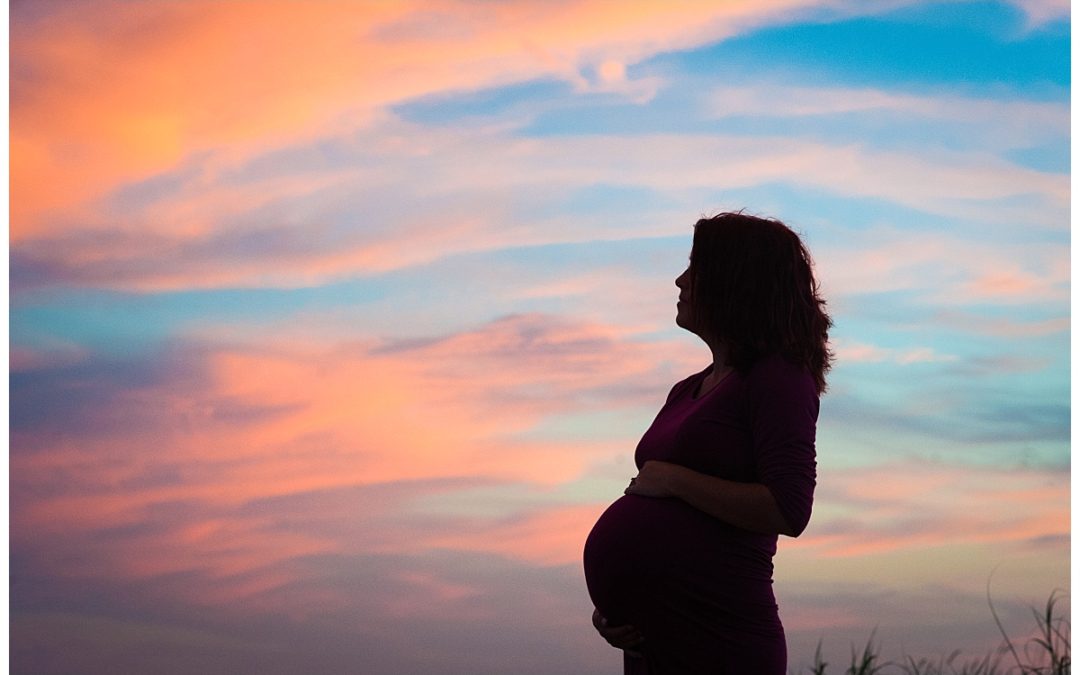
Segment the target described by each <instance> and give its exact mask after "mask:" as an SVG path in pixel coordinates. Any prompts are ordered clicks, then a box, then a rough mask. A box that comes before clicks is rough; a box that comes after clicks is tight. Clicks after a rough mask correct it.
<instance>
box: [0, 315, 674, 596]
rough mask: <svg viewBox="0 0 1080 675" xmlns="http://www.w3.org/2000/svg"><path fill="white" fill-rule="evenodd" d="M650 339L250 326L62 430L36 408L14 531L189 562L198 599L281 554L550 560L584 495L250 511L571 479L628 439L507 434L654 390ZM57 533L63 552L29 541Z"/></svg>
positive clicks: (282, 564) (589, 511) (126, 566)
mask: <svg viewBox="0 0 1080 675" xmlns="http://www.w3.org/2000/svg"><path fill="white" fill-rule="evenodd" d="M664 349H665V347H664V345H662V344H659V343H638V342H635V341H634V340H633V339H632V336H630V335H627V334H625V332H623V331H621V330H620V329H615V328H613V327H610V326H606V325H602V324H593V323H584V322H575V321H572V320H568V319H555V318H552V317H547V316H541V315H523V316H515V317H507V318H504V319H501V320H498V321H495V322H492V323H490V324H487V325H484V326H480V327H478V328H477V329H475V330H470V331H465V332H461V333H457V334H452V335H447V336H445V337H442V338H437V339H433V340H429V341H425V342H419V343H416V342H382V343H376V342H357V343H330V344H319V343H312V342H308V343H295V342H286V341H280V342H274V341H271V340H267V341H265V342H264V343H263V344H253V345H247V346H240V345H232V346H211V345H204V346H202V347H200V348H198V349H193V350H191V351H190V352H186V353H184V352H177V353H175V354H173V355H172V357H171V358H172V359H174V360H175V363H174V367H173V368H171V369H169V370H167V371H165V372H163V373H161V374H160V375H159V376H158V377H157V379H154V378H150V379H145V378H139V380H140V383H139V384H135V385H128V384H127V383H121V384H120V388H117V389H110V388H109V387H106V386H103V385H101V386H99V388H98V393H96V394H95V395H93V396H91V397H89V398H87V399H84V400H82V402H81V403H80V404H79V405H80V406H83V407H84V408H86V409H85V410H82V409H80V410H79V411H77V412H76V413H75V414H72V415H71V417H70V419H71V420H72V421H71V422H70V423H69V426H70V428H68V426H64V425H61V424H58V423H55V422H49V421H48V420H43V421H41V422H39V423H37V424H38V426H33V425H31V426H29V427H26V426H25V425H24V426H23V427H20V428H19V429H18V430H17V431H18V433H17V434H15V435H13V448H14V450H15V451H14V452H13V455H12V460H11V476H12V484H13V488H12V489H13V495H15V502H16V508H15V509H14V510H13V517H12V526H11V539H12V545H13V547H15V548H16V549H18V550H21V551H26V552H27V553H28V554H30V552H40V553H41V555H44V556H45V559H43V561H42V563H41V564H42V566H43V568H47V569H49V570H50V571H51V572H52V573H54V574H60V575H75V576H87V577H95V578H96V577H100V576H102V575H104V576H109V577H116V578H129V579H155V578H164V577H168V576H170V575H177V574H186V573H193V572H196V571H197V572H198V573H199V574H201V575H203V576H204V577H205V578H206V579H207V582H206V585H205V586H202V587H199V588H192V589H190V590H189V592H187V593H188V596H187V597H188V600H190V601H192V602H197V603H211V604H213V603H219V602H225V601H226V600H228V599H232V600H236V599H240V598H249V597H255V596H261V595H265V594H266V593H267V592H269V591H271V590H273V589H275V588H279V587H283V586H287V585H289V584H290V583H293V582H298V581H300V580H302V573H300V572H298V571H297V569H296V567H295V565H294V564H293V562H292V561H295V560H296V559H299V558H303V557H305V556H313V555H321V554H333V553H342V552H345V551H349V552H351V553H353V554H371V553H376V552H378V553H382V554H391V553H394V554H417V553H419V552H423V551H430V550H435V549H441V548H452V549H457V550H462V551H471V552H483V553H491V554H497V555H502V556H507V557H510V558H514V559H518V560H522V561H528V562H530V563H532V564H545V565H550V564H568V563H569V561H571V560H572V559H574V558H576V557H577V556H578V554H579V551H578V550H577V549H578V548H579V546H580V541H581V540H583V537H584V535H585V534H586V533H587V528H588V526H590V525H591V522H592V518H593V516H594V515H595V513H598V511H597V509H596V507H593V506H590V507H576V506H575V507H570V506H565V505H564V506H558V503H557V501H556V502H555V508H553V510H551V509H549V507H548V506H540V507H538V508H537V509H535V510H532V511H528V512H522V513H519V514H518V515H516V516H514V517H513V518H512V519H510V520H507V521H502V522H499V521H494V522H493V521H491V520H490V519H486V518H479V519H477V518H469V517H464V516H462V517H455V518H452V519H450V520H449V521H447V520H446V519H440V518H439V517H437V516H435V515H431V514H427V515H425V514H422V513H418V514H415V520H413V521H410V520H409V518H408V517H405V516H402V515H400V514H399V513H398V514H396V512H400V510H401V509H404V508H405V507H406V506H407V504H406V503H405V502H402V501H397V502H394V501H393V500H391V501H388V502H387V508H378V509H375V510H374V511H371V512H370V513H369V514H366V515H365V516H364V517H363V518H358V517H357V516H355V515H352V514H350V511H351V510H352V509H354V508H356V507H357V505H356V504H349V503H348V502H347V500H345V498H344V496H340V497H335V498H333V499H332V500H331V501H329V502H327V501H325V500H323V501H321V502H318V504H319V505H318V506H316V505H315V504H314V503H313V505H312V506H311V508H310V509H302V510H300V511H298V512H297V515H294V516H291V517H290V522H297V523H299V521H294V520H292V519H294V518H299V519H300V520H301V521H303V520H304V519H312V520H310V521H306V522H315V523H320V524H319V525H317V526H311V527H299V526H298V525H297V526H295V527H294V526H288V527H283V525H282V522H281V521H280V517H281V516H280V515H274V514H275V513H276V512H275V509H274V508H272V507H270V506H267V507H265V509H259V508H256V509H254V510H253V511H251V510H249V509H250V505H252V504H260V503H265V504H268V505H269V504H273V503H275V500H278V501H280V500H289V499H293V500H302V499H306V497H304V496H305V495H326V497H325V499H331V496H332V495H344V494H346V493H344V492H342V491H347V490H354V489H374V487H375V486H380V485H384V486H391V485H406V486H407V485H415V486H417V487H416V488H415V490H416V492H415V494H414V497H416V496H422V495H424V494H427V493H429V492H431V491H435V492H436V493H437V492H438V491H440V490H444V491H445V490H451V489H452V483H448V481H451V482H452V481H455V480H458V481H466V484H467V483H468V482H476V481H482V482H494V483H503V482H511V483H519V484H521V485H524V486H531V487H529V489H541V488H546V489H552V488H554V487H556V486H558V485H561V484H564V483H567V482H570V481H574V480H576V479H578V478H580V477H581V476H582V475H583V474H584V473H585V472H586V471H587V470H589V469H590V467H591V466H593V465H594V464H596V463H599V462H604V461H608V460H609V459H610V458H611V457H613V456H614V455H616V454H618V453H620V452H626V448H625V447H624V445H625V443H626V441H625V440H620V439H619V438H612V439H611V440H604V441H587V440H582V441H573V440H547V439H544V438H543V437H537V438H527V437H525V436H524V435H523V434H525V432H529V431H531V430H533V429H534V428H536V427H537V426H538V425H541V424H542V423H543V422H544V421H545V420H548V419H551V418H553V417H556V416H558V415H561V414H565V413H567V412H574V413H575V414H587V413H589V411H594V412H602V411H608V410H621V409H625V408H627V407H631V408H635V407H637V406H641V405H644V404H650V405H651V404H653V403H655V402H656V401H658V400H661V399H662V397H663V393H664V389H665V387H666V386H667V385H669V384H670V382H668V381H666V377H665V375H664V374H663V373H661V372H659V371H658V370H657V368H656V365H655V364H657V363H658V362H661V361H662V359H661V357H660V355H661V353H662V352H663V350H664ZM650 388H651V389H652V392H651V394H646V393H645V390H647V389H650ZM111 420H115V423H114V422H112V421H111ZM425 481H427V482H429V483H430V485H429V486H428V487H425V485H427V483H425ZM448 486H449V487H448ZM402 499H404V498H402ZM323 509H326V510H327V514H328V515H325V516H323V515H317V514H319V512H320V510H323ZM264 511H265V512H264ZM268 514H270V515H268ZM353 521H355V523H354V524H352V525H350V524H349V523H350V522H353ZM390 523H395V524H393V525H391V524H390ZM440 523H441V524H440ZM72 547H73V548H72ZM69 548H72V550H73V551H77V554H75V553H73V554H71V555H68V554H65V555H50V554H48V553H45V552H47V551H50V550H57V549H63V550H67V549H69ZM402 611H405V610H404V609H402Z"/></svg>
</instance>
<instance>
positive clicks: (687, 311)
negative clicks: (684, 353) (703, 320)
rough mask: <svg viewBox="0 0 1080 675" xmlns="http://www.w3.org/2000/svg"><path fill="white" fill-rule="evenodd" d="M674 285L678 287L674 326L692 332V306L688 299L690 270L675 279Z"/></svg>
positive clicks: (684, 271)
mask: <svg viewBox="0 0 1080 675" xmlns="http://www.w3.org/2000/svg"><path fill="white" fill-rule="evenodd" d="M675 285H676V286H678V287H679V301H678V303H676V305H675V311H676V314H675V324H676V325H677V326H679V327H680V328H685V329H686V330H689V331H693V327H692V321H693V304H692V302H691V299H690V268H689V267H688V268H686V269H685V270H683V273H682V274H680V275H679V276H678V277H676V278H675Z"/></svg>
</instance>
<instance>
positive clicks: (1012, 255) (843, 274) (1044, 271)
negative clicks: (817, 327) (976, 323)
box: [815, 226, 1070, 325]
mask: <svg viewBox="0 0 1080 675" xmlns="http://www.w3.org/2000/svg"><path fill="white" fill-rule="evenodd" d="M815 259H816V262H817V269H818V272H819V275H820V278H821V280H822V282H823V285H824V288H825V291H826V297H836V296H845V295H859V294H872V293H890V292H896V291H910V292H914V293H915V294H916V295H917V296H918V297H919V298H920V299H921V300H922V301H923V302H925V303H927V304H929V305H936V306H938V307H940V308H941V309H940V311H943V312H956V311H960V310H959V309H958V308H961V307H963V306H965V305H972V304H976V305H978V304H984V303H988V304H990V303H992V304H1001V305H1019V304H1028V305H1043V306H1055V307H1059V306H1061V305H1062V303H1064V302H1065V301H1066V300H1067V298H1068V288H1069V277H1070V269H1069V265H1068V247H1067V246H1065V245H1064V244H1062V243H1056V242H1049V243H1043V242H1031V241H1021V242H1013V241H1009V240H1008V238H1005V239H1004V240H997V239H985V240H976V239H971V238H968V237H964V236H962V235H960V234H951V233H945V232H928V231H920V232H916V233H913V232H912V231H910V230H904V229H902V228H901V227H899V226H880V227H876V228H871V229H868V230H865V231H861V232H856V233H848V234H847V235H846V236H845V238H844V241H843V242H839V241H838V242H835V243H829V244H826V245H821V246H818V247H816V249H815ZM980 324H981V325H986V322H985V321H984V322H980ZM994 325H997V324H994Z"/></svg>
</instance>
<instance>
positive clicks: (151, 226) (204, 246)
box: [11, 120, 1068, 301]
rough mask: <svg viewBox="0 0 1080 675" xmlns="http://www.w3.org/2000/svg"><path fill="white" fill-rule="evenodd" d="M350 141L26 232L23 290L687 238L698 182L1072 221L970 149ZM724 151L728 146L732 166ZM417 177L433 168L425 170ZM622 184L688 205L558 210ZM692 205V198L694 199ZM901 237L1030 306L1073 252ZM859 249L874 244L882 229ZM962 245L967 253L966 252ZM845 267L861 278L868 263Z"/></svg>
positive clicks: (257, 275)
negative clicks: (59, 228) (578, 195)
mask: <svg viewBox="0 0 1080 675" xmlns="http://www.w3.org/2000/svg"><path fill="white" fill-rule="evenodd" d="M328 140H329V139H328ZM368 141H370V142H368ZM399 141H400V143H399ZM401 147H409V148H411V149H410V150H408V151H402V150H400V148H401ZM418 148H422V149H423V150H422V151H421V150H418ZM337 153H338V156H337V157H336V158H335V159H333V160H332V161H329V160H327V159H325V158H320V156H319V153H310V152H306V151H301V150H300V149H299V148H298V149H297V154H296V155H295V156H293V157H289V158H280V159H281V161H282V162H283V164H281V166H286V167H288V169H287V171H286V174H285V175H280V174H278V175H263V174H261V173H260V171H257V170H254V169H252V170H250V173H246V171H248V170H244V169H242V168H241V167H237V168H236V169H235V170H234V171H236V172H237V173H234V174H233V175H232V176H231V177H227V176H225V175H224V174H222V173H221V171H220V170H217V171H210V170H208V169H207V170H197V171H196V170H191V171H185V172H184V173H185V174H186V175H190V176H192V177H190V178H187V179H181V180H180V181H179V182H178V183H177V185H176V186H175V187H174V188H171V189H169V190H166V191H165V192H161V193H158V194H156V195H154V196H152V197H148V196H147V195H146V194H142V193H138V194H137V192H138V191H136V192H129V193H128V195H127V196H123V195H119V196H117V197H116V199H117V200H118V201H117V203H116V204H114V205H113V207H112V213H114V214H115V216H114V217H113V218H112V219H111V220H110V221H104V220H102V218H101V216H100V215H99V214H98V213H97V212H96V211H95V210H93V209H91V210H90V211H88V212H87V213H86V214H85V215H84V216H83V217H81V218H77V219H75V220H73V221H69V227H68V228H67V231H66V232H65V233H64V234H49V235H43V236H40V237H34V238H26V237H23V238H21V240H20V241H18V242H16V243H15V244H14V245H13V247H12V253H11V256H12V262H11V268H12V284H13V288H14V289H15V292H18V291H19V290H20V289H27V288H33V287H37V286H49V285H56V284H63V285H76V286H90V287H98V288H113V289H124V290H138V291H161V290H170V289H186V288H216V287H261V286H270V287H286V288H288V287H297V286H312V285H318V284H322V283H327V282H331V281H335V280H341V279H347V278H353V277H358V276H360V277H364V276H371V275H376V274H381V273H385V272H387V271H390V270H396V269H401V268H405V267H410V266H416V265H420V264H425V263H429V262H431V261H433V260H437V259H440V258H443V257H445V256H449V255H454V254H464V253H470V252H483V251H494V250H500V249H505V248H508V247H528V246H541V245H548V244H554V243H568V242H577V243H583V242H590V241H597V240H626V239H632V238H635V237H656V236H664V235H671V234H674V233H676V232H679V233H683V232H684V231H685V223H684V221H686V220H687V219H688V216H687V215H686V214H687V213H693V211H692V208H700V201H699V200H698V199H691V197H690V195H691V193H694V191H696V190H701V189H709V190H717V189H721V190H740V189H747V188H752V187H755V186H760V185H763V184H769V183H777V182H779V183H785V184H789V185H792V186H800V187H809V188H815V189H822V190H825V191H827V192H829V193H832V194H835V195H838V196H844V197H848V198H878V199H885V200H888V201H890V202H893V203H895V204H900V205H905V206H908V207H912V208H916V209H920V210H922V211H924V212H929V213H937V214H941V215H946V216H947V215H965V216H966V217H973V218H982V219H987V220H988V221H989V222H991V223H994V222H997V221H998V220H1000V219H1003V218H1010V217H1011V209H1010V208H1004V207H1002V208H999V206H997V204H999V202H1000V201H1001V200H1008V199H1010V198H1014V197H1022V196H1030V197H1032V198H1034V199H1036V200H1037V202H1039V204H1040V206H1039V208H1036V209H1028V213H1027V214H1026V216H1027V220H1028V222H1029V223H1030V224H1031V226H1032V227H1038V228H1040V229H1042V230H1044V231H1047V232H1058V231H1061V227H1062V223H1064V222H1067V220H1065V219H1064V218H1065V217H1064V214H1065V209H1066V206H1067V203H1068V179H1067V177H1063V176H1057V175H1054V174H1046V173H1040V172H1037V171H1033V170H1030V169H1025V168H1022V167H1018V166H1015V165H1011V164H1008V163H1006V162H1004V161H1002V160H999V159H996V158H992V157H987V156H983V155H977V154H965V153H957V152H953V153H948V154H940V153H931V154H930V155H926V156H920V155H915V154H902V153H896V152H880V151H874V150H870V149H866V148H859V147H853V146H831V145H827V144H823V143H819V142H814V141H800V140H792V139H784V138H780V137H770V138H740V137H736V136H716V135H710V136H692V135H647V136H636V137H633V138H628V137H615V136H582V137H569V138H566V137H564V138H549V139H528V138H517V137H514V136H513V135H512V134H508V133H507V132H505V131H485V130H469V131H454V130H447V129H429V128H423V127H418V126H416V125H411V124H407V123H404V122H401V121H393V120H390V121H387V122H386V123H385V124H383V125H381V126H380V127H378V130H377V131H373V132H371V133H365V134H363V135H362V136H360V137H358V138H354V139H353V140H352V141H347V142H345V143H344V144H343V146H342V147H341V148H340V149H339V150H338V151H337ZM715 157H726V158H728V159H727V160H726V161H725V162H723V163H717V162H716V161H715V160H714V158H715ZM285 159H289V161H288V162H285V161H284V160H285ZM374 166H378V167H379V168H378V169H377V170H375V169H374V168H373V167H374ZM277 171H278V172H280V171H281V169H278V170H277ZM417 176H423V177H424V180H423V182H422V183H419V184H418V182H417V178H416V177H417ZM611 184H615V185H626V186H633V187H636V188H640V189H644V190H649V191H652V192H653V193H658V194H665V195H669V196H670V197H671V198H672V199H674V200H675V203H674V205H665V206H657V207H653V210H645V211H641V210H637V211H636V212H633V213H626V214H617V216H618V217H617V218H616V216H615V215H613V214H612V213H608V214H606V215H605V216H604V217H599V216H575V217H567V216H556V215H547V214H548V213H550V212H551V209H552V206H553V205H557V204H558V203H560V201H565V200H568V199H569V198H570V197H571V196H572V195H573V194H574V193H575V192H576V191H578V190H580V189H581V186H583V185H584V186H588V185H611ZM680 195H682V196H681V197H680ZM683 202H685V208H682V207H681V206H679V205H680V204H682V203H683ZM692 203H693V204H697V206H695V207H691V204H692ZM1011 208H1012V209H1015V207H1011ZM616 211H617V210H616ZM159 214H172V215H169V216H162V215H159ZM433 214H438V216H437V217H436V216H435V215H433ZM1059 221H1060V222H1059ZM885 234H886V235H888V234H889V233H885ZM890 238H891V239H898V240H899V239H903V240H904V241H903V246H904V249H898V250H897V251H896V252H895V253H898V254H906V255H907V256H908V257H910V256H911V255H919V256H922V257H924V258H927V259H929V258H933V257H939V256H940V255H941V253H942V252H941V251H939V250H938V249H939V248H940V247H941V246H943V245H948V246H949V247H950V248H951V249H954V250H950V251H948V253H949V254H950V255H953V256H954V257H953V258H952V259H953V260H957V259H961V260H965V265H967V266H975V265H977V266H980V268H979V272H980V276H979V277H977V278H975V279H972V280H970V281H969V283H968V285H967V286H965V287H963V288H962V289H960V292H961V293H963V294H975V295H981V296H995V297H1011V298H1014V299H1015V300H1016V301H1024V300H1027V299H1030V295H1031V294H1032V293H1038V294H1045V293H1048V292H1051V290H1052V287H1048V285H1047V282H1048V281H1049V283H1050V284H1051V285H1052V284H1054V283H1057V282H1058V281H1059V280H1060V279H1061V278H1062V275H1063V274H1065V266H1064V263H1062V262H1060V261H1055V262H1054V263H1053V267H1052V268H1051V270H1050V271H1051V273H1052V274H1053V276H1052V277H1051V278H1050V279H1049V280H1047V279H1046V278H1045V276H1044V275H1045V272H1042V271H1041V270H1030V269H1027V268H1026V267H1019V266H1017V264H1016V263H1015V262H1013V261H1010V260H1006V259H1005V257H1004V254H1003V253H1002V252H1001V251H1000V250H998V249H996V248H994V247H993V246H992V245H991V244H989V243H980V244H972V243H970V242H969V241H966V240H964V239H962V238H960V237H952V238H949V237H946V236H945V235H940V236H937V235H929V234H928V235H926V236H923V237H921V238H920V240H912V238H911V236H910V233H905V234H903V235H901V234H900V233H898V232H895V231H894V232H892V233H891V236H890ZM859 244H860V246H863V247H866V246H869V247H870V248H871V249H873V248H875V247H876V242H873V241H860V242H859ZM961 247H964V248H965V249H966V250H964V251H963V253H964V255H963V256H962V257H961V258H956V257H955V255H956V254H958V253H961V251H960V250H959V249H960V248H961ZM849 248H850V247H848V246H845V247H838V248H836V249H835V252H834V253H833V254H831V257H838V256H851V259H853V260H857V261H860V263H861V264H862V261H869V260H877V259H878V258H882V257H883V256H884V255H886V252H885V251H882V252H881V255H880V256H878V257H877V258H875V255H874V253H873V251H871V252H870V253H869V255H851V253H852V252H851V251H849V250H848V249H849ZM1029 248H1031V247H1029ZM1044 248H1049V247H1044ZM978 251H986V252H989V253H990V254H992V255H993V256H994V258H995V260H994V261H993V267H992V268H991V263H990V262H988V261H979V260H977V259H976V258H975V256H973V255H971V254H972V253H973V252H978ZM823 253H824V254H825V255H824V257H823V256H822V255H821V252H819V258H822V257H823V259H824V260H826V261H829V260H830V252H829V251H824V252H823ZM903 261H904V257H903V256H897V257H896V258H895V262H893V261H890V260H883V261H880V262H884V263H885V264H886V265H887V266H886V267H885V269H884V272H888V271H889V268H890V267H895V266H896V264H897V263H902V262H903ZM848 262H850V260H849V261H848ZM924 262H929V260H925V261H924ZM834 267H837V269H841V267H840V266H834ZM844 267H846V268H850V272H849V273H853V272H857V271H859V270H860V269H864V266H859V265H857V266H851V265H845V266H844ZM872 272H873V270H869V269H868V270H867V273H872ZM886 278H887V277H886ZM864 282H865V280H860V283H864ZM871 282H872V283H873V284H877V285H880V283H881V282H880V281H879V280H876V279H874V280H871ZM1059 295H1060V293H1059Z"/></svg>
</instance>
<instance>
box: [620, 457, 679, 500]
mask: <svg viewBox="0 0 1080 675" xmlns="http://www.w3.org/2000/svg"><path fill="white" fill-rule="evenodd" d="M681 468H682V467H680V466H679V465H678V464H672V463H670V462H659V461H656V460H649V461H648V462H645V464H644V465H643V466H642V467H641V470H640V471H638V475H636V476H634V477H633V478H631V479H630V485H628V486H627V488H626V490H624V491H623V493H624V494H628V495H638V496H639V497H658V498H661V497H674V496H676V495H675V493H674V492H673V491H672V489H671V478H672V477H673V476H674V474H675V473H676V472H678V471H679V469H681Z"/></svg>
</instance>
